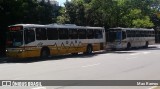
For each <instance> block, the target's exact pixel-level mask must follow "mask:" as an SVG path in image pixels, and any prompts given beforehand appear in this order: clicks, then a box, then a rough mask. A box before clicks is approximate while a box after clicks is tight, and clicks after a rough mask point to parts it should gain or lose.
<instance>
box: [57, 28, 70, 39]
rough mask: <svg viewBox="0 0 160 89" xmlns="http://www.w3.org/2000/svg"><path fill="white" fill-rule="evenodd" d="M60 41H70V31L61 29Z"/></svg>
mask: <svg viewBox="0 0 160 89" xmlns="http://www.w3.org/2000/svg"><path fill="white" fill-rule="evenodd" d="M58 31H59V39H68V29H67V28H59V29H58Z"/></svg>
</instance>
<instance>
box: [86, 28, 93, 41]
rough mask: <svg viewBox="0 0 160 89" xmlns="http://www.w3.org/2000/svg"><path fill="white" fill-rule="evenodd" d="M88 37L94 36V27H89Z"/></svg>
mask: <svg viewBox="0 0 160 89" xmlns="http://www.w3.org/2000/svg"><path fill="white" fill-rule="evenodd" d="M87 38H88V39H93V38H94V30H93V29H87Z"/></svg>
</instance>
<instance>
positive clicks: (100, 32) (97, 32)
mask: <svg viewBox="0 0 160 89" xmlns="http://www.w3.org/2000/svg"><path fill="white" fill-rule="evenodd" d="M94 33H95V38H96V39H100V38H102V37H103V35H102V30H101V29H95V30H94Z"/></svg>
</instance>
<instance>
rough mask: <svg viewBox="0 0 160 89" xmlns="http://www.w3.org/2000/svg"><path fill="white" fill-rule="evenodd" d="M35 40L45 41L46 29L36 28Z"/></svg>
mask: <svg viewBox="0 0 160 89" xmlns="http://www.w3.org/2000/svg"><path fill="white" fill-rule="evenodd" d="M36 39H37V40H46V39H47V36H46V29H45V28H36Z"/></svg>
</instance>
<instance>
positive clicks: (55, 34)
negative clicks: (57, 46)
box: [47, 28, 58, 40]
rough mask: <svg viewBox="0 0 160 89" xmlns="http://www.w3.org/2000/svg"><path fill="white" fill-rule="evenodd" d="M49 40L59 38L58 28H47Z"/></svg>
mask: <svg viewBox="0 0 160 89" xmlns="http://www.w3.org/2000/svg"><path fill="white" fill-rule="evenodd" d="M47 37H48V40H57V39H58V30H57V29H56V28H48V29H47Z"/></svg>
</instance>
